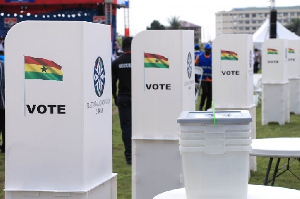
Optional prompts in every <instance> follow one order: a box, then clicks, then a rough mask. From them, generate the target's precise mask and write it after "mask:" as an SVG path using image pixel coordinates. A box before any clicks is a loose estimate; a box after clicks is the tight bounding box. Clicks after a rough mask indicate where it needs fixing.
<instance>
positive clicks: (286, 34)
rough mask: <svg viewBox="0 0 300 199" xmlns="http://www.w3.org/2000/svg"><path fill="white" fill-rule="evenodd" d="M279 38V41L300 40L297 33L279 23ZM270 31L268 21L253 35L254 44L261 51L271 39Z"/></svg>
mask: <svg viewBox="0 0 300 199" xmlns="http://www.w3.org/2000/svg"><path fill="white" fill-rule="evenodd" d="M276 26H277V38H278V39H289V40H300V37H299V36H297V35H296V34H295V33H293V32H291V31H289V30H288V29H286V28H285V27H284V26H283V25H282V24H281V23H279V22H278V21H277V23H276ZM269 30H270V19H269V18H268V19H266V21H265V22H264V23H263V24H262V25H261V26H260V28H259V29H258V30H257V31H256V32H255V33H254V34H253V44H254V47H255V48H257V49H261V45H262V43H263V42H264V41H265V40H267V39H269V37H270V36H269V33H270V32H269Z"/></svg>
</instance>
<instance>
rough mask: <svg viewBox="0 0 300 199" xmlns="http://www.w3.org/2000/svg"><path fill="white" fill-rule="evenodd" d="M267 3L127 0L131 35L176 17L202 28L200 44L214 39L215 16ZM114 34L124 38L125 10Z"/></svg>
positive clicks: (290, 0)
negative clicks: (156, 22) (222, 12)
mask: <svg viewBox="0 0 300 199" xmlns="http://www.w3.org/2000/svg"><path fill="white" fill-rule="evenodd" d="M270 5H271V3H270V0H206V1H204V0H183V1H180V0H129V27H130V35H131V36H135V35H136V34H137V33H139V32H141V31H143V30H146V28H147V26H149V27H150V25H151V23H152V22H153V20H157V21H159V22H160V23H161V24H163V25H165V26H168V25H169V23H168V19H170V18H171V17H179V20H183V21H187V22H190V23H193V24H196V25H199V26H201V27H202V39H203V41H209V40H213V39H214V38H215V13H217V12H219V11H230V10H232V9H233V8H245V7H269V6H270ZM297 5H298V6H300V0H275V6H276V7H282V6H297ZM117 32H118V33H119V34H120V35H124V9H122V8H121V9H118V11H117Z"/></svg>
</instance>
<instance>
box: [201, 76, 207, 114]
mask: <svg viewBox="0 0 300 199" xmlns="http://www.w3.org/2000/svg"><path fill="white" fill-rule="evenodd" d="M206 83H207V82H206V81H202V82H201V89H202V94H201V101H200V105H199V111H202V110H203V107H204V105H205V100H206V98H207V94H208V90H207V85H206Z"/></svg>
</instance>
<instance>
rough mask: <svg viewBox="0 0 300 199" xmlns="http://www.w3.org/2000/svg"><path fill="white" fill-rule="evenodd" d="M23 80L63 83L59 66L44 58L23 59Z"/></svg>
mask: <svg viewBox="0 0 300 199" xmlns="http://www.w3.org/2000/svg"><path fill="white" fill-rule="evenodd" d="M24 62H25V63H24V65H25V79H42V80H55V81H63V73H62V71H61V68H62V67H61V66H60V65H58V64H56V63H55V62H54V61H51V60H48V59H44V58H34V57H30V56H25V57H24Z"/></svg>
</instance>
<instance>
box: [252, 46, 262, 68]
mask: <svg viewBox="0 0 300 199" xmlns="http://www.w3.org/2000/svg"><path fill="white" fill-rule="evenodd" d="M260 64H261V53H260V51H259V50H258V49H256V48H255V49H254V67H253V72H254V73H257V72H258V70H259V68H258V67H259V65H260Z"/></svg>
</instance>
